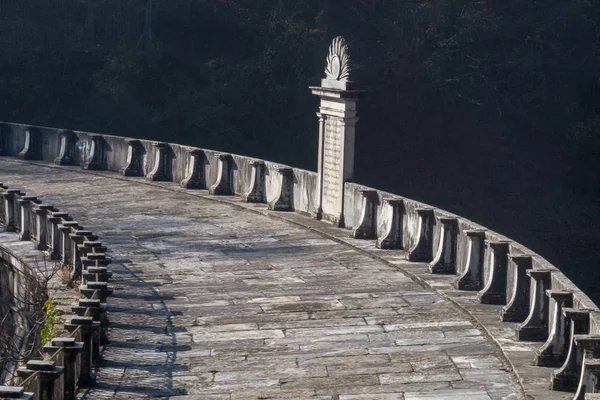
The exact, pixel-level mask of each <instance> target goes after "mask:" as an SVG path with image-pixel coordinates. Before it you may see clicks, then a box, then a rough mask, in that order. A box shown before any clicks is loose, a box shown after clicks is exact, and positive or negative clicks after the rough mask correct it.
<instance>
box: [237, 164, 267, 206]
mask: <svg viewBox="0 0 600 400" xmlns="http://www.w3.org/2000/svg"><path fill="white" fill-rule="evenodd" d="M251 165H252V176H251V178H250V186H249V188H248V191H247V192H246V193H244V194H243V195H242V201H245V202H247V203H264V202H265V201H266V199H267V196H266V194H265V162H264V161H262V160H254V161H252V163H251Z"/></svg>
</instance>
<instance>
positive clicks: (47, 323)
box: [40, 299, 61, 346]
mask: <svg viewBox="0 0 600 400" xmlns="http://www.w3.org/2000/svg"><path fill="white" fill-rule="evenodd" d="M44 313H45V314H46V315H45V319H44V326H43V327H42V330H41V331H40V339H41V341H42V346H43V345H45V344H46V343H48V342H49V341H50V340H52V338H53V337H55V336H56V335H58V328H57V327H56V325H58V324H59V323H60V318H59V315H60V314H61V312H60V310H58V309H57V308H56V302H55V301H54V300H52V299H48V300H46V302H45V303H44Z"/></svg>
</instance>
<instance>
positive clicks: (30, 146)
mask: <svg viewBox="0 0 600 400" xmlns="http://www.w3.org/2000/svg"><path fill="white" fill-rule="evenodd" d="M41 141H42V138H41V134H40V131H39V130H38V129H37V128H34V127H28V128H27V129H26V130H25V144H24V145H23V150H21V152H20V153H19V154H18V157H19V158H20V159H22V160H40V159H41V156H42V143H41Z"/></svg>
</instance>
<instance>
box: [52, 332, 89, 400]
mask: <svg viewBox="0 0 600 400" xmlns="http://www.w3.org/2000/svg"><path fill="white" fill-rule="evenodd" d="M60 349H62V350H63V352H64V364H65V365H64V368H65V370H64V374H63V377H64V399H65V400H72V399H73V398H74V397H75V393H76V390H77V376H78V374H79V371H77V370H76V368H77V356H78V355H79V354H81V353H82V352H83V343H82V342H76V341H75V339H74V338H70V337H57V338H54V339H52V340H51V341H50V343H48V344H46V345H45V346H44V352H45V353H46V354H49V355H51V354H53V353H55V352H56V351H58V350H60Z"/></svg>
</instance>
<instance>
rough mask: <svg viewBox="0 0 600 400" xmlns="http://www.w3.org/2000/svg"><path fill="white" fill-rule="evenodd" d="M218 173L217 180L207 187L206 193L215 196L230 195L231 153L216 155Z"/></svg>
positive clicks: (231, 191) (231, 184)
mask: <svg viewBox="0 0 600 400" xmlns="http://www.w3.org/2000/svg"><path fill="white" fill-rule="evenodd" d="M218 160H219V161H218V162H219V165H218V173H217V181H216V182H215V183H214V184H213V185H212V186H211V187H210V188H209V189H208V193H209V194H212V195H215V196H231V195H232V194H233V188H232V186H233V182H232V181H233V178H232V171H231V170H232V168H233V166H232V164H233V157H232V156H231V154H219V155H218Z"/></svg>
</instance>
